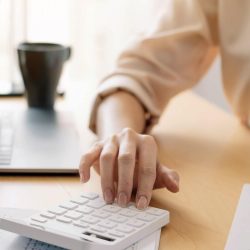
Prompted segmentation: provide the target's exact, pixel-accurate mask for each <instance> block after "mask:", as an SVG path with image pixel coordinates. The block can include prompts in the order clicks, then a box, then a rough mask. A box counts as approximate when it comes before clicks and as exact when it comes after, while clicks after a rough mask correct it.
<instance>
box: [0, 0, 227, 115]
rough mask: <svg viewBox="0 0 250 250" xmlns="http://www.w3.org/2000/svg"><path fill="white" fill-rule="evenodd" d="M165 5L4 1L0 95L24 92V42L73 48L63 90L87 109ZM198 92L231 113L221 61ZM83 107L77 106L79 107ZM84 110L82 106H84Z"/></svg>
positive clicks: (159, 1)
mask: <svg viewBox="0 0 250 250" xmlns="http://www.w3.org/2000/svg"><path fill="white" fill-rule="evenodd" d="M167 4H168V1H167V0H155V1H152V0H136V1H134V0H53V1H51V0H2V1H0V30H1V33H0V34H1V35H0V92H1V93H8V92H9V91H10V90H11V89H13V88H14V89H15V90H16V91H21V90H22V88H23V85H22V80H21V77H20V73H19V69H18V67H17V60H16V50H15V48H16V46H17V44H18V43H19V42H21V41H31V42H54V43H62V44H66V45H70V46H72V48H73V56H72V58H71V60H70V61H69V62H68V63H67V64H66V67H65V69H64V72H63V76H62V78H61V82H60V88H61V89H63V90H66V94H67V95H70V93H71V92H74V91H75V92H77V93H78V94H79V95H78V96H79V100H83V99H84V100H86V103H85V104H86V105H87V103H89V100H90V97H91V96H93V93H94V91H95V88H96V86H97V84H98V81H99V80H100V79H101V78H102V77H103V76H104V75H105V73H107V72H109V70H110V69H111V68H112V67H113V65H114V62H115V59H116V57H117V55H118V54H119V52H120V51H121V50H122V49H123V48H124V47H125V46H126V44H127V43H128V41H129V40H131V39H132V38H133V36H135V35H136V34H138V33H140V32H142V31H144V30H145V29H147V27H149V26H150V24H151V23H152V22H154V20H155V19H156V18H157V15H158V13H159V12H160V11H161V8H163V5H164V8H166V7H167ZM194 91H195V92H196V93H198V94H199V95H201V96H203V97H205V98H206V99H208V100H209V101H211V102H213V103H215V104H216V105H218V106H220V107H222V108H223V109H225V110H227V111H229V110H230V109H229V107H228V104H227V103H226V101H225V97H224V95H223V90H222V85H221V75H220V58H217V59H216V61H215V63H214V65H213V66H212V68H211V70H210V71H209V72H208V74H207V75H206V76H205V77H204V78H203V79H202V80H201V82H200V83H199V84H198V85H197V86H196V87H195V88H194ZM79 104H80V103H77V101H76V103H75V105H79ZM80 105H83V103H81V104H80Z"/></svg>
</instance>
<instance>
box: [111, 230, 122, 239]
mask: <svg viewBox="0 0 250 250" xmlns="http://www.w3.org/2000/svg"><path fill="white" fill-rule="evenodd" d="M109 235H112V236H115V237H118V238H122V237H124V236H125V234H124V233H120V232H117V231H110V232H109Z"/></svg>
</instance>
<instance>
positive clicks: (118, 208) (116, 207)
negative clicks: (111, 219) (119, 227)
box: [103, 205, 122, 213]
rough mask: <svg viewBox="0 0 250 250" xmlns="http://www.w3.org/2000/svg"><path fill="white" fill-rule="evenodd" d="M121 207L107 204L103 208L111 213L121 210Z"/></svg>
mask: <svg viewBox="0 0 250 250" xmlns="http://www.w3.org/2000/svg"><path fill="white" fill-rule="evenodd" d="M121 209H122V208H121V207H118V206H114V205H106V206H105V207H104V208H103V210H105V211H107V212H110V213H117V212H119V211H121Z"/></svg>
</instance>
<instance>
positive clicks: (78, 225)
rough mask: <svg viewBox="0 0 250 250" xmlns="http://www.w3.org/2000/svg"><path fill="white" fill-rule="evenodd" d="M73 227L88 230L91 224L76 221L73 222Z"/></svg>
mask: <svg viewBox="0 0 250 250" xmlns="http://www.w3.org/2000/svg"><path fill="white" fill-rule="evenodd" d="M73 225H75V226H77V227H82V228H88V227H89V224H88V223H86V222H82V221H75V222H73Z"/></svg>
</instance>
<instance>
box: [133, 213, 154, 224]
mask: <svg viewBox="0 0 250 250" xmlns="http://www.w3.org/2000/svg"><path fill="white" fill-rule="evenodd" d="M137 219H138V220H142V221H145V222H150V221H153V220H154V219H155V217H154V216H153V215H150V214H140V215H138V216H137Z"/></svg>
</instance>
